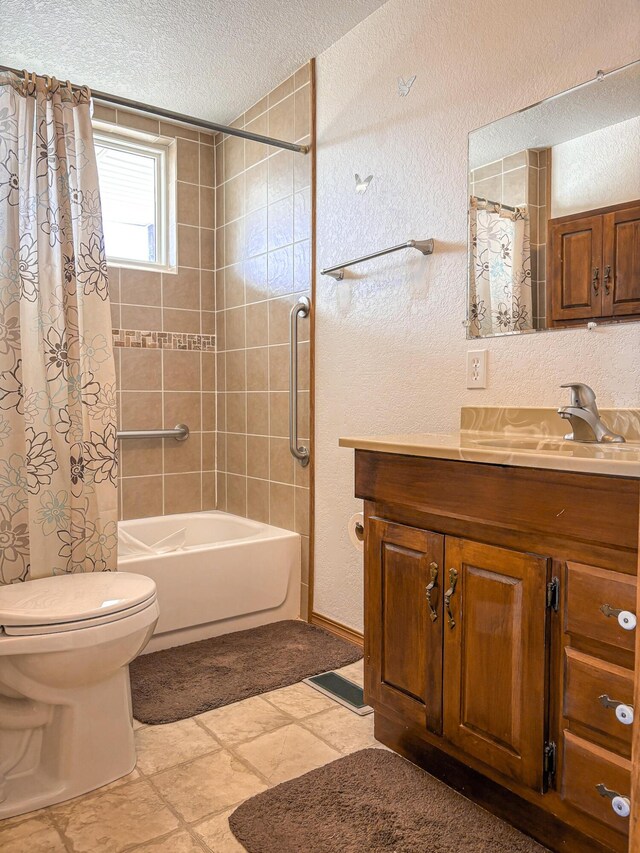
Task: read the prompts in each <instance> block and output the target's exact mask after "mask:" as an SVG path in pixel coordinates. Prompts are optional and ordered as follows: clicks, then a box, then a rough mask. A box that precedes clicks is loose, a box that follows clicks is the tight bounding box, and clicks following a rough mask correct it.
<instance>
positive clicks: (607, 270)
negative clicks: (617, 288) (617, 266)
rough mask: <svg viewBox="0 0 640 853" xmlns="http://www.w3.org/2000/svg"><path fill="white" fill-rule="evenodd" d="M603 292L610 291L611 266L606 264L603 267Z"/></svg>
mask: <svg viewBox="0 0 640 853" xmlns="http://www.w3.org/2000/svg"><path fill="white" fill-rule="evenodd" d="M604 292H605V293H611V267H610V266H609V265H608V264H607V266H606V267H605V268H604Z"/></svg>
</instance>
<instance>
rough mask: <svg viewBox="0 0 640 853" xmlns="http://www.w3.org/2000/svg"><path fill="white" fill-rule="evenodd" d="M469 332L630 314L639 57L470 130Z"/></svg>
mask: <svg viewBox="0 0 640 853" xmlns="http://www.w3.org/2000/svg"><path fill="white" fill-rule="evenodd" d="M468 177H469V279H468V299H467V318H466V321H465V325H466V327H467V337H468V338H483V337H491V336H494V335H511V334H519V333H523V332H535V331H542V330H546V329H562V328H572V327H575V326H585V325H586V324H588V323H598V324H600V323H618V322H625V321H629V320H640V60H639V61H637V62H634V63H631V64H630V65H626V66H624V67H623V68H619V69H616V70H615V71H610V72H608V73H603V72H599V73H598V75H597V77H596V79H594V80H593V81H591V82H589V83H585V84H583V85H581V86H577V87H576V88H574V89H570V90H568V91H567V92H563V93H562V94H560V95H556V96H555V97H553V98H548V99H547V100H545V101H541V102H540V103H538V104H534V105H533V106H531V107H528V108H527V109H524V110H521V111H520V112H518V113H514V114H513V115H510V116H507V117H506V118H503V119H500V120H499V121H495V122H493V123H492V124H489V125H486V126H485V127H481V128H479V129H478V130H474V131H472V132H471V133H470V134H469V160H468Z"/></svg>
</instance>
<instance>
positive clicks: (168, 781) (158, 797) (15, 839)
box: [0, 661, 381, 853]
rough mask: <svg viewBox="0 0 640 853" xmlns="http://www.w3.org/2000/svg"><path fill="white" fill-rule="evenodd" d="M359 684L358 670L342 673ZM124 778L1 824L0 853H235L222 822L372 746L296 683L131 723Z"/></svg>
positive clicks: (353, 723)
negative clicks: (173, 719)
mask: <svg viewBox="0 0 640 853" xmlns="http://www.w3.org/2000/svg"><path fill="white" fill-rule="evenodd" d="M339 672H342V673H344V674H345V675H346V676H347V677H349V678H351V679H352V680H353V681H357V682H358V683H362V661H359V662H358V663H355V664H351V665H350V666H347V667H344V669H342V670H339ZM136 727H137V728H136V739H137V748H138V765H137V767H136V769H135V770H134V771H133V773H131V774H130V775H129V776H127V777H126V778H124V779H120V780H118V781H117V782H114V783H112V784H111V785H107V786H106V787H105V788H101V789H100V790H98V791H94V792H93V793H91V794H87V795H86V796H84V797H78V798H77V799H75V800H71V801H70V802H67V803H62V804H61V805H58V806H52V807H51V808H48V809H43V810H41V811H39V812H37V813H35V814H31V815H24V816H22V817H17V818H10V819H8V820H5V821H0V850H2V853H121V851H136V853H205V851H208V853H238V851H243V850H244V848H243V847H241V846H240V845H239V844H238V843H237V841H236V840H235V839H234V838H233V836H232V834H231V832H230V830H229V825H228V821H227V818H228V816H229V815H230V814H231V812H232V811H233V810H234V808H235V807H236V806H237V805H238V804H239V803H241V802H242V801H243V800H245V799H246V798H248V797H251V796H253V795H254V794H257V793H258V792H259V791H264V790H265V789H266V788H268V787H270V786H272V785H277V784H278V783H279V782H284V781H285V780H286V779H292V778H293V777H295V776H301V775H302V774H303V773H306V772H307V771H309V770H312V769H313V768H315V767H320V766H321V765H323V764H326V763H327V762H329V761H333V760H334V759H336V758H339V757H340V756H341V755H346V754H347V753H349V752H354V751H355V750H357V749H363V748H365V747H369V746H381V744H378V743H377V741H375V740H374V737H373V715H372V714H371V715H369V716H367V717H358V716H357V715H356V714H353V713H352V712H351V711H348V710H347V709H346V708H343V707H341V706H340V705H338V704H337V703H335V702H333V701H332V700H331V699H328V698H326V697H325V696H322V695H321V694H320V693H318V692H317V691H315V690H313V689H312V688H311V687H308V686H307V685H306V684H294V685H293V686H291V687H284V688H282V689H281V690H274V691H273V692H271V693H265V694H263V695H262V696H255V697H253V698H251V699H245V700H244V701H243V702H238V703H236V704H235V705H228V706H226V707H225V708H219V709H217V710H215V711H208V712H207V713H205V714H200V716H198V717H194V718H192V719H188V720H181V721H180V722H178V723H170V724H168V725H164V726H144V725H141V724H136Z"/></svg>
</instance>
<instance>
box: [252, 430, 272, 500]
mask: <svg viewBox="0 0 640 853" xmlns="http://www.w3.org/2000/svg"><path fill="white" fill-rule="evenodd" d="M272 440H273V439H272ZM247 476H248V477H259V478H260V479H262V480H268V479H269V438H268V437H267V436H266V435H248V436H247ZM268 498H269V490H268V488H267V492H266V505H267V510H268V507H269V499H268Z"/></svg>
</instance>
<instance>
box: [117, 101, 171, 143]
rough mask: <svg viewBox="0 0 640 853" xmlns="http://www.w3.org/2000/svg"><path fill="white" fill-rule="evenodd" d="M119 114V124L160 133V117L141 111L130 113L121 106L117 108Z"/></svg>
mask: <svg viewBox="0 0 640 853" xmlns="http://www.w3.org/2000/svg"><path fill="white" fill-rule="evenodd" d="M117 114H118V124H120V125H122V126H123V127H131V128H133V129H134V130H142V131H143V132H144V133H153V134H155V135H156V136H157V135H158V134H159V133H160V122H159V121H158V119H154V118H151V117H150V116H144V115H140V113H130V112H127V110H125V109H121V108H120V107H118V109H117Z"/></svg>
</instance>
